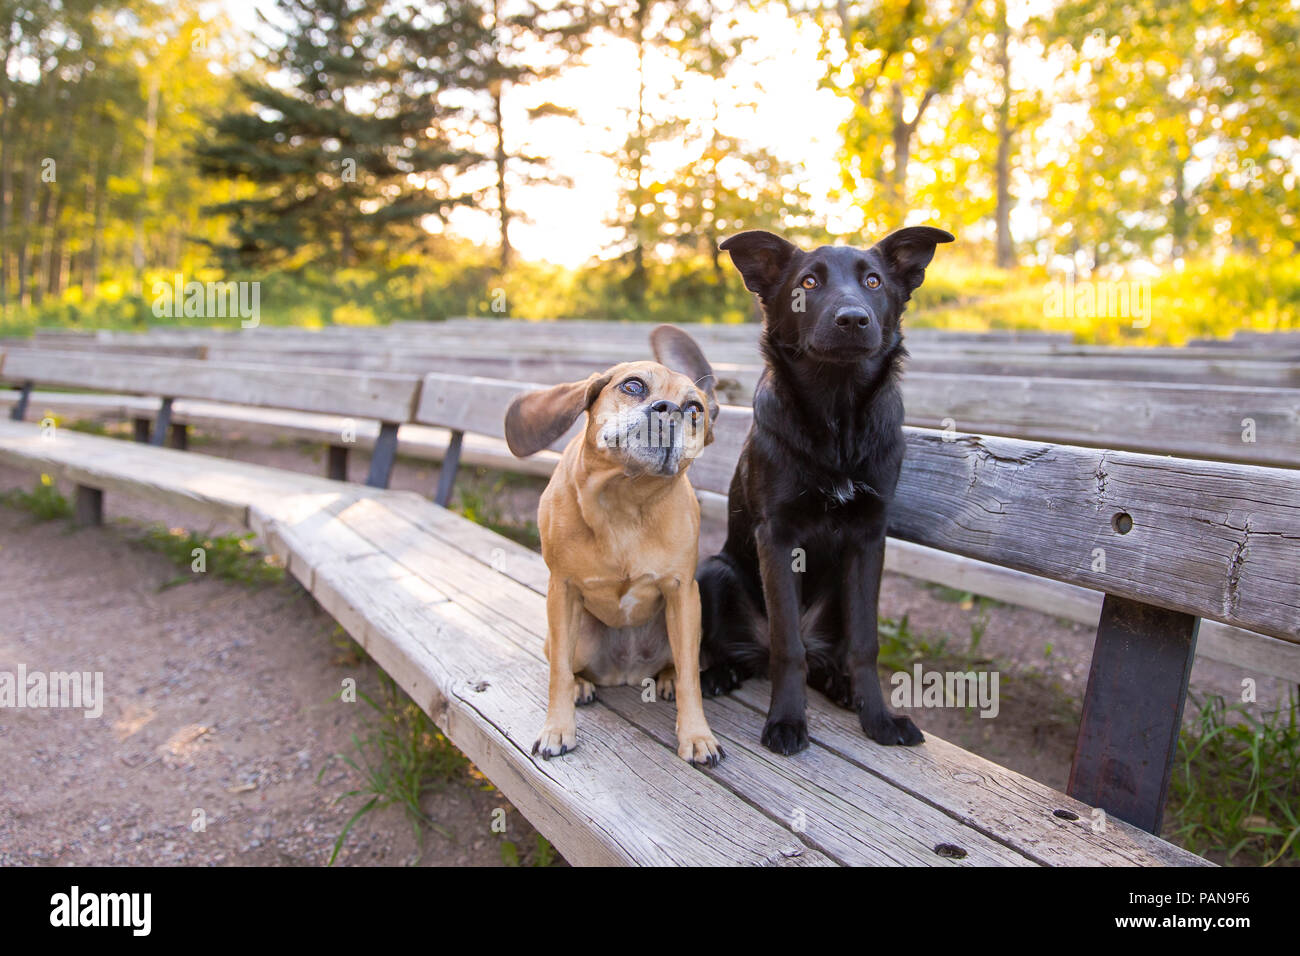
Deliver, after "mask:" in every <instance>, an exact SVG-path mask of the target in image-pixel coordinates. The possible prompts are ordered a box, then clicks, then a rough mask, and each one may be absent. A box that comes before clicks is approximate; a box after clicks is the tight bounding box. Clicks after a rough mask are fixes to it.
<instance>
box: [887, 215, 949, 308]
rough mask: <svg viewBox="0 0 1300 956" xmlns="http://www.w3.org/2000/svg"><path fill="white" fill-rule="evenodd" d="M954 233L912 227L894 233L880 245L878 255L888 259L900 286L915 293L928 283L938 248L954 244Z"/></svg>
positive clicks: (926, 227) (932, 228) (930, 228)
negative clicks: (930, 266) (927, 267)
mask: <svg viewBox="0 0 1300 956" xmlns="http://www.w3.org/2000/svg"><path fill="white" fill-rule="evenodd" d="M954 238H955V237H954V236H953V234H952V233H951V232H945V231H944V230H942V229H935V228H934V227H933V226H909V227H908V228H906V229H900V230H898V231H897V232H891V233H890V234H889V235H887V236H885V238H884V239H881V240H880V241H879V242H878V243H876V251H877V252H879V253H880V254H881V255H882V256H884V258H885V262H887V263H888V264H889V267H890V269H892V270H893V272H894V275H896V276H897V277H898V279H899V281H900V282H902V283H903V285H904V286H905V287H906V288H907V291H908V292H909V293H910V292H913V291H915V290H916V289H917V287H918V286H920V284H921V282H922V281H923V280H924V279H925V267H926V266H928V265H929V264H930V260H931V259H933V258H934V247H935V246H936V245H938V244H939V243H941V242H952V241H953V239H954Z"/></svg>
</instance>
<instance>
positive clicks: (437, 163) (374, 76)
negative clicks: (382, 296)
mask: <svg viewBox="0 0 1300 956" xmlns="http://www.w3.org/2000/svg"><path fill="white" fill-rule="evenodd" d="M276 5H277V7H278V11H279V15H280V16H279V18H280V19H285V20H287V21H288V22H289V23H290V26H289V28H288V30H287V33H286V34H285V35H284V36H283V43H282V45H280V46H278V47H276V48H275V49H273V50H271V51H270V52H269V54H268V55H267V57H266V64H265V65H266V67H268V68H269V70H271V71H274V72H275V74H277V75H278V77H277V78H278V82H274V83H273V82H270V81H269V80H267V79H263V78H249V77H244V78H242V79H241V86H242V89H243V92H244V94H245V96H246V97H247V98H248V99H249V100H250V101H251V103H252V104H253V108H252V110H251V111H246V110H241V111H238V112H234V113H230V114H227V115H225V116H222V117H220V118H219V119H218V120H217V121H216V123H215V128H214V134H213V136H212V138H211V139H210V140H208V141H207V142H206V143H204V144H203V145H202V146H201V147H200V148H199V150H198V157H199V163H200V168H201V169H202V170H203V171H204V172H205V173H206V174H208V175H213V176H219V177H223V178H230V179H236V180H243V181H246V182H248V183H251V184H253V186H254V187H255V188H254V190H253V193H252V195H250V196H247V197H239V198H236V199H233V200H231V201H229V202H226V203H222V204H220V205H218V206H215V207H213V208H212V212H214V213H217V214H224V215H227V216H230V217H231V221H232V227H231V232H232V239H233V241H232V242H231V243H230V244H228V245H224V246H217V251H218V253H219V254H220V255H221V257H222V259H223V260H224V262H225V264H226V265H227V267H232V266H233V267H244V268H265V267H267V266H271V265H294V266H296V265H301V264H303V263H307V262H328V263H331V264H333V265H337V266H339V267H342V268H347V267H349V266H352V265H355V264H359V263H362V262H373V261H376V260H377V259H378V258H379V257H380V256H381V255H382V254H383V252H384V250H385V249H386V248H387V247H388V246H389V245H390V244H391V243H392V242H393V240H394V239H398V240H399V241H400V239H401V237H402V235H403V234H404V233H405V235H406V236H408V237H411V239H414V238H416V237H417V236H418V233H417V230H418V229H419V227H420V224H421V220H423V219H425V217H430V216H432V217H436V218H439V219H444V218H445V217H446V216H447V214H448V213H449V212H450V211H451V210H452V209H453V208H454V207H455V206H457V205H459V204H463V203H467V202H469V201H470V198H469V197H468V196H466V195H464V194H461V193H458V191H457V190H456V188H455V186H454V183H453V180H454V176H455V174H456V173H457V172H461V171H463V170H465V169H466V168H468V167H470V166H472V165H473V164H475V163H478V162H482V161H483V159H484V157H483V156H481V155H479V154H477V153H475V152H473V151H472V150H471V149H469V148H466V147H465V146H462V145H459V144H457V143H453V142H451V141H450V138H449V137H448V135H447V133H446V129H447V121H448V120H449V118H451V117H453V116H454V115H455V113H456V112H457V107H456V106H454V105H452V104H451V103H450V102H449V98H448V97H447V95H446V94H447V93H448V92H449V91H453V90H456V89H458V88H460V86H461V85H462V84H464V83H467V82H472V80H473V79H474V78H475V77H476V75H477V73H476V69H477V68H476V58H477V55H478V54H479V53H480V52H481V51H482V50H483V49H484V48H485V47H486V46H488V45H489V44H490V42H491V36H490V33H489V31H488V30H487V28H486V27H485V25H484V24H483V22H482V20H481V17H480V10H479V8H478V5H477V4H474V3H464V2H459V0H452V2H448V3H443V4H438V5H437V6H426V5H420V6H411V5H407V4H397V5H394V4H392V3H389V2H385V0H277V3H276ZM266 22H268V23H269V21H266Z"/></svg>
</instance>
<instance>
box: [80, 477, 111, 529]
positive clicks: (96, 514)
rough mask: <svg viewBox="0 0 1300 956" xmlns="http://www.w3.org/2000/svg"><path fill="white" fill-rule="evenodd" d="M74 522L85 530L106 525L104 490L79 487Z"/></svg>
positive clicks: (84, 486)
mask: <svg viewBox="0 0 1300 956" xmlns="http://www.w3.org/2000/svg"><path fill="white" fill-rule="evenodd" d="M73 521H75V522H76V523H77V525H78V526H80V527H83V528H87V527H92V526H98V525H101V524H103V523H104V491H103V489H102V488H90V487H88V486H86V485H77V500H76V503H75V505H74V510H73Z"/></svg>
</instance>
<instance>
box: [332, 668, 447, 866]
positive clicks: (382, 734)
mask: <svg viewBox="0 0 1300 956" xmlns="http://www.w3.org/2000/svg"><path fill="white" fill-rule="evenodd" d="M379 681H380V700H379V702H376V701H375V700H374V699H372V698H371V697H370V696H369V695H368V694H366V693H364V692H363V691H360V690H358V691H357V692H356V693H357V696H358V697H359V698H360V699H361V700H363V701H365V702H366V704H368V705H369V706H370V708H371V710H373V711H374V714H373V715H372V716H373V720H372V721H371V724H370V728H369V730H368V732H367V734H366V738H365V740H361V739H360V738H358V737H357V735H356V734H353V735H352V746H353V753H352V754H335V755H334V756H333V757H331V758H330V760H327V761H326V762H325V765H324V766H323V767H321V771H320V773H319V774H318V775H317V776H316V782H317V783H320V781H321V777H322V776H324V774H325V771H326V769H328V767H329V766H330V763H331V762H332V761H334V760H338V761H340V762H342V763H344V764H346V765H347V766H348V767H350V768H352V770H353V771H355V772H356V773H357V774H358V775H359V776H360V777H361V785H360V786H359V787H357V788H356V789H354V790H348V791H347V792H346V793H343V794H340V795H339V797H338V798H337V799H338V800H339V801H342V800H356V799H361V800H364V801H365V802H364V803H362V805H361V806H360V807H358V808H357V810H356V812H355V813H353V814H352V816H351V817H349V818H348V821H347V823H346V824H344V826H343V830H342V831H341V832H340V833H339V835H338V839H336V840H335V841H334V852H332V853H331V854H330V858H329V863H328V864H327V865H328V866H333V865H334V861H335V860H337V859H338V855H339V851H340V850H341V849H342V848H343V843H344V841H346V840H347V837H348V834H349V833H350V832H352V828H353V827H354V826H356V824H357V821H359V820H360V819H361V818H362V817H364V816H365V815H366V814H368V813H372V812H374V811H376V810H382V809H383V808H385V807H389V806H394V805H396V806H400V807H402V809H403V810H405V812H406V816H407V818H408V819H409V820H410V821H411V828H412V830H413V831H414V833H415V839H416V842H417V844H418V845H419V846H420V848H421V850H423V847H424V829H423V828H424V826H425V825H428V826H429V827H431V828H433V829H435V830H437V831H438V832H439V833H441V834H442V835H443V836H447V837H450V836H451V832H450V831H449V830H447V828H446V827H444V826H442V825H441V824H439V823H438V822H437V821H435V820H434V819H433V818H432V817H430V816H429V815H428V814H426V813H425V812H424V810H423V809H421V806H420V801H421V799H422V798H423V796H424V795H425V794H426V793H429V792H432V791H436V790H440V789H442V787H443V786H445V785H446V783H447V782H448V781H450V780H453V779H455V778H457V777H460V776H462V775H463V774H464V773H465V770H466V768H467V767H468V766H469V760H468V759H467V758H466V757H465V755H464V754H462V753H461V752H460V751H459V750H457V749H456V748H455V747H453V746H452V744H451V742H450V741H449V740H447V738H446V737H444V736H443V735H442V732H441V731H439V730H438V728H437V726H436V725H435V724H434V722H433V721H432V720H431V719H430V718H429V716H428V714H426V713H425V712H424V711H422V710H421V709H420V708H419V707H418V706H417V705H416V704H415V703H414V702H413V701H412V700H411V699H410V698H409V697H407V696H406V694H405V693H403V692H402V690H401V689H400V688H399V687H398V686H397V683H396V681H394V680H393V679H392V678H391V677H389V676H388V675H387V674H385V673H384V672H383V671H380V672H379Z"/></svg>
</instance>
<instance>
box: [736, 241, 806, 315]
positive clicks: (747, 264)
mask: <svg viewBox="0 0 1300 956" xmlns="http://www.w3.org/2000/svg"><path fill="white" fill-rule="evenodd" d="M718 248H719V249H722V250H724V251H725V252H730V253H731V261H732V262H733V263H734V264H735V266H736V268H737V269H738V270H739V271H740V276H741V278H742V279H744V280H745V288H746V289H748V290H749V291H750V292H753V293H754V294H755V295H757V296H758V297H759V298H760V299H762V300H763V301H764V302H767V300H768V299H769V298H771V296H772V295H773V294H774V293H775V292H776V285H777V283H778V282H780V281H781V276H782V275H784V274H785V269H786V266H788V265H789V264H790V258H791V257H792V256H793V255H794V254H795V253H796V252H798V251H799V250H798V247H796V246H795V245H794V244H793V243H789V242H786V241H785V240H784V239H782V238H781V237H780V236H778V235H774V234H773V233H770V232H764V231H763V230H761V229H751V230H750V231H749V232H738V233H736V234H735V235H734V236H729V237H728V238H726V239H723V240H722V242H720V243H719V244H718Z"/></svg>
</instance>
